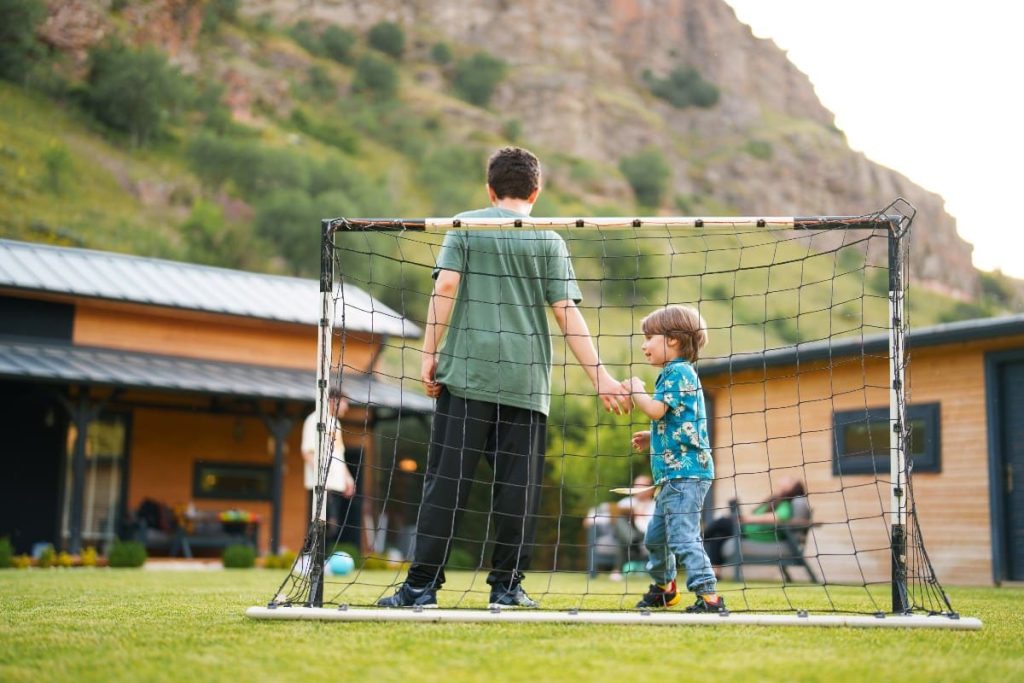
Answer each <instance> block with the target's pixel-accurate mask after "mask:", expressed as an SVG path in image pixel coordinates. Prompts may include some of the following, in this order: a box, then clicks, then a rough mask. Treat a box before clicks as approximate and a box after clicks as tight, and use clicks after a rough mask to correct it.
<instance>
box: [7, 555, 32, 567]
mask: <svg viewBox="0 0 1024 683" xmlns="http://www.w3.org/2000/svg"><path fill="white" fill-rule="evenodd" d="M11 566H13V567H14V568H15V569H28V568H29V567H31V566H32V558H31V557H29V556H28V555H17V556H16V557H15V558H14V560H12V562H11Z"/></svg>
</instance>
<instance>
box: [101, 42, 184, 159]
mask: <svg viewBox="0 0 1024 683" xmlns="http://www.w3.org/2000/svg"><path fill="white" fill-rule="evenodd" d="M88 80H89V87H88V90H87V92H86V93H85V101H86V106H87V107H88V108H89V110H90V111H91V112H92V113H93V115H94V116H95V117H96V118H97V119H98V120H99V121H100V122H102V123H104V124H106V125H107V126H109V127H110V128H113V129H114V130H119V131H124V132H126V133H128V134H129V135H131V138H132V141H133V142H134V143H135V144H136V145H142V144H146V143H148V142H149V141H150V140H152V139H153V138H154V137H156V136H158V135H159V134H160V133H161V132H162V131H163V129H164V127H165V126H166V125H167V123H168V122H169V121H171V120H172V119H173V118H174V116H175V115H176V113H177V111H178V110H180V109H181V108H183V107H184V106H185V105H186V103H187V102H188V100H189V99H190V96H191V93H190V88H189V85H188V83H187V81H185V79H184V78H183V77H182V76H181V74H180V73H179V72H178V70H177V69H176V68H174V67H172V66H170V65H169V64H168V63H167V58H166V57H164V56H163V55H162V54H161V53H159V52H157V51H156V50H155V49H153V48H150V47H146V48H143V49H142V50H141V51H135V50H131V49H128V48H126V47H125V46H123V45H121V44H118V43H110V44H106V45H102V46H99V47H96V48H94V49H93V51H92V52H91V53H90V68H89V79H88Z"/></svg>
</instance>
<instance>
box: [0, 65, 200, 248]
mask: <svg viewBox="0 0 1024 683" xmlns="http://www.w3.org/2000/svg"><path fill="white" fill-rule="evenodd" d="M53 148H63V149H65V150H66V152H67V155H68V159H69V165H68V166H67V167H66V168H65V171H64V172H63V173H62V175H61V189H59V190H54V189H53V186H52V183H51V182H50V180H49V179H48V175H47V171H46V166H45V164H44V161H43V158H44V155H45V154H46V152H47V150H49V149H53ZM0 153H2V158H3V167H2V174H0V234H2V235H3V236H4V237H12V238H15V239H23V240H28V241H37V242H52V241H59V242H62V243H68V244H74V245H85V246H89V247H94V248H98V249H108V250H113V251H127V252H132V253H144V254H149V255H167V254H173V253H174V252H175V250H176V247H175V244H176V242H177V235H176V228H175V226H176V224H177V223H178V222H180V220H181V217H178V216H176V215H175V214H174V212H167V211H160V210H156V209H153V208H150V207H147V206H146V205H145V204H144V203H143V202H141V201H139V199H138V198H137V197H136V196H135V195H134V194H133V193H132V192H131V191H129V189H128V188H129V187H131V186H133V185H134V184H138V183H142V184H147V185H150V186H156V185H164V186H166V185H177V184H180V185H182V186H183V187H186V188H191V187H193V186H194V184H195V181H194V179H192V177H191V176H190V175H189V174H188V173H187V172H186V171H184V169H183V168H182V164H181V161H180V159H177V158H175V157H174V156H173V155H170V156H169V155H167V154H166V153H161V152H158V151H153V150H150V151H138V150H127V149H123V148H121V147H119V146H117V145H113V144H111V143H110V142H108V141H107V140H106V139H105V138H104V137H103V136H102V135H100V134H99V132H98V131H97V129H96V126H95V124H93V123H92V122H91V121H90V120H89V119H87V118H86V117H85V116H84V115H82V114H80V113H78V112H76V111H74V110H65V109H63V108H61V107H59V106H57V105H55V104H54V103H53V102H52V101H50V100H49V99H47V98H45V97H42V96H40V95H37V94H32V93H28V92H26V91H25V90H23V89H21V88H17V87H15V86H12V85H10V84H9V83H5V82H2V81H0Z"/></svg>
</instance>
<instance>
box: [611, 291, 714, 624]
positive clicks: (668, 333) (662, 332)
mask: <svg viewBox="0 0 1024 683" xmlns="http://www.w3.org/2000/svg"><path fill="white" fill-rule="evenodd" d="M641 325H642V329H643V333H644V337H645V341H644V343H643V346H641V347H640V348H641V350H642V351H643V353H644V357H645V358H646V359H647V362H648V363H650V364H651V365H653V366H655V367H660V368H663V369H662V371H661V374H659V375H658V380H657V384H656V386H655V389H654V395H653V396H648V395H647V391H646V389H645V388H644V382H643V380H641V379H640V378H639V377H633V378H632V379H629V380H627V381H626V382H623V385H627V383H628V387H629V389H630V391H631V392H632V393H633V404H634V406H635V407H637V408H639V409H640V410H642V411H643V412H644V414H645V415H647V417H649V418H651V429H650V431H641V432H636V433H635V434H633V447H634V448H636V449H637V450H638V451H639V450H643V449H645V448H649V449H650V454H651V475H652V477H653V479H654V484H655V486H659V487H661V488H660V491H659V492H658V494H657V498H656V500H655V505H654V516H653V517H652V518H651V521H650V523H649V524H648V526H647V532H646V534H645V535H644V545H646V546H647V550H648V552H649V553H650V560H649V561H648V562H647V571H648V572H649V573H650V575H651V578H652V579H653V580H654V583H652V584H651V587H650V590H648V591H647V593H645V594H644V596H643V598H641V600H640V602H638V603H637V605H636V606H637V607H641V608H664V607H671V606H673V605H675V604H678V603H679V600H680V596H679V593H678V592H677V590H676V581H675V578H676V565H677V563H681V564H682V565H683V566H684V567H685V568H686V589H687V590H689V591H691V592H693V593H696V594H697V602H696V603H695V604H693V605H691V606H689V607H687V608H686V611H687V612H723V611H725V600H724V599H723V598H722V597H721V596H719V595H717V594H716V593H715V588H716V581H715V574H714V572H713V571H712V569H711V562H710V561H709V560H708V556H707V554H706V553H705V552H704V543H703V540H702V539H701V533H700V520H701V509H702V507H703V505H704V497H705V496H706V495H707V492H708V489H709V488H711V480H712V479H714V477H715V468H714V463H713V462H712V461H711V447H710V445H709V441H708V429H707V412H706V411H705V408H704V392H703V390H702V389H701V386H700V380H699V379H698V377H697V371H696V370H695V369H694V367H693V363H694V362H696V360H697V356H698V354H699V353H700V350H701V349H702V348H704V345H705V344H706V343H707V340H708V333H707V323H705V322H704V318H702V317H701V315H700V313H698V312H697V310H696V309H694V308H693V307H691V306H668V307H667V308H664V309H662V310H660V311H655V312H654V313H651V314H650V315H648V316H647V317H646V318H644V319H643V322H642V323H641Z"/></svg>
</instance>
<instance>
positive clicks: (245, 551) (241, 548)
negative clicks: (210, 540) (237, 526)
mask: <svg viewBox="0 0 1024 683" xmlns="http://www.w3.org/2000/svg"><path fill="white" fill-rule="evenodd" d="M221 561H222V562H223V563H224V567H225V568H227V569H252V568H253V567H255V566H256V551H255V550H253V549H252V547H251V546H248V545H244V544H241V543H238V544H235V545H229V546H228V547H227V548H224V554H223V555H221Z"/></svg>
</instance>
